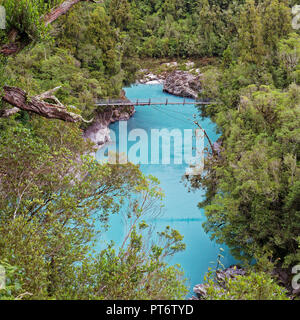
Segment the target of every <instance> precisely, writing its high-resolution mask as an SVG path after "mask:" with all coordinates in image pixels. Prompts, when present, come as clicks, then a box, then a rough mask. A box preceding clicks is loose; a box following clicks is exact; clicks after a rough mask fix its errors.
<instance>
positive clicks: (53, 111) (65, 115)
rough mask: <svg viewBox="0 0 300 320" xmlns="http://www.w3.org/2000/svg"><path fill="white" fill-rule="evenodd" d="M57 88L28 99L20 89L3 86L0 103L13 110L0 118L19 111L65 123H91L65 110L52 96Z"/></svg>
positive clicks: (4, 112) (3, 113) (9, 110)
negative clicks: (4, 103) (7, 105)
mask: <svg viewBox="0 0 300 320" xmlns="http://www.w3.org/2000/svg"><path fill="white" fill-rule="evenodd" d="M59 88H60V87H57V88H54V89H52V90H49V91H47V92H45V93H43V94H41V95H38V96H35V97H32V98H29V97H28V96H27V93H26V92H25V91H24V90H22V89H20V88H16V87H9V86H5V87H4V95H3V97H2V101H4V102H6V103H8V104H10V105H11V106H13V107H14V108H13V109H8V110H4V111H3V112H2V114H0V116H2V117H5V116H6V117H7V116H11V115H12V114H15V113H16V112H18V111H19V110H24V111H30V112H33V113H36V114H38V115H40V116H42V117H45V118H49V119H59V120H63V121H66V122H80V121H84V122H91V121H92V120H91V121H87V120H85V119H83V118H82V116H81V115H79V114H76V113H73V112H69V111H68V110H67V107H66V106H64V105H63V104H62V103H61V102H60V101H59V100H58V99H57V98H56V97H55V96H54V92H55V91H57V90H58V89H59ZM46 99H50V100H53V101H55V102H56V104H53V103H49V102H47V101H45V100H46Z"/></svg>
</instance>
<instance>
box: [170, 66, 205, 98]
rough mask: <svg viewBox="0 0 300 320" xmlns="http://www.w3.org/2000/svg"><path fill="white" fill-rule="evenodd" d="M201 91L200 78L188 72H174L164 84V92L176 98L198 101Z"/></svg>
mask: <svg viewBox="0 0 300 320" xmlns="http://www.w3.org/2000/svg"><path fill="white" fill-rule="evenodd" d="M200 90H201V84H200V76H194V75H192V74H191V73H189V72H187V71H180V70H176V71H174V72H172V73H171V74H170V75H169V76H168V77H167V78H166V81H165V83H164V91H165V92H167V93H170V94H173V95H175V96H179V97H185V98H192V99H197V98H198V94H199V92H200Z"/></svg>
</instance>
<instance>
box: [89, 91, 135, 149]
mask: <svg viewBox="0 0 300 320" xmlns="http://www.w3.org/2000/svg"><path fill="white" fill-rule="evenodd" d="M122 94H123V96H122V100H124V101H127V102H130V100H128V99H127V98H126V97H125V93H124V92H123V93H122ZM134 113H135V108H134V106H133V105H131V106H130V105H129V106H115V107H110V106H109V107H105V108H103V109H101V110H97V111H96V115H95V119H94V121H93V123H92V124H91V125H90V126H89V127H88V128H87V129H86V130H85V132H84V134H83V137H84V138H85V139H90V140H91V141H92V142H94V144H95V145H96V148H97V149H100V148H101V147H102V146H103V145H104V144H105V143H107V142H109V141H110V135H109V133H110V130H109V125H110V124H111V123H114V122H116V121H127V120H129V119H130V118H131V117H132V116H133V115H134Z"/></svg>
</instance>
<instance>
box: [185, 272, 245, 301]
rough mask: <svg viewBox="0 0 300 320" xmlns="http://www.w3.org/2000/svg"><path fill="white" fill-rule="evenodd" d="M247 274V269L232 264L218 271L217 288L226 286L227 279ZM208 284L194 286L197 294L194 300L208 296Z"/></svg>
mask: <svg viewBox="0 0 300 320" xmlns="http://www.w3.org/2000/svg"><path fill="white" fill-rule="evenodd" d="M245 274H246V272H245V270H244V269H242V268H240V267H239V266H230V267H229V268H227V269H225V270H217V271H216V284H215V289H216V290H220V289H221V288H224V287H225V282H226V281H225V280H226V279H234V278H235V277H236V276H244V275H245ZM207 288H208V286H207V284H198V285H196V286H195V287H194V288H193V291H194V293H195V294H196V296H193V297H192V298H191V299H192V300H203V299H205V298H206V296H207Z"/></svg>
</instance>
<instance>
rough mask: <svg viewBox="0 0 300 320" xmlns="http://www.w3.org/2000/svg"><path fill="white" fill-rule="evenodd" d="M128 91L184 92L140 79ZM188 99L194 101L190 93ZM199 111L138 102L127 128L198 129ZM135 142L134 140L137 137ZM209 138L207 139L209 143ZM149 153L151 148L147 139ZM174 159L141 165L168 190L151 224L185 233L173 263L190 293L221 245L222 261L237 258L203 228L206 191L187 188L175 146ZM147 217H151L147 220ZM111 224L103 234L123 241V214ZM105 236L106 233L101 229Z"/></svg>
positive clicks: (139, 95) (139, 94) (206, 124)
mask: <svg viewBox="0 0 300 320" xmlns="http://www.w3.org/2000/svg"><path fill="white" fill-rule="evenodd" d="M124 90H125V92H126V97H127V98H128V99H129V100H131V101H135V100H136V99H140V100H143V99H144V100H145V97H147V98H148V99H149V98H151V99H153V100H154V101H165V100H166V99H168V100H169V101H170V102H172V101H176V102H179V101H181V100H183V98H180V97H176V96H173V95H170V94H167V93H165V92H163V86H162V85H161V84H156V85H146V84H138V85H133V86H131V87H129V88H124ZM186 101H193V100H191V99H187V100H186ZM194 114H198V110H197V108H196V107H195V106H194V105H184V106H182V105H178V106H177V105H170V106H165V105H163V106H138V107H136V112H135V113H134V115H133V116H132V117H131V118H130V119H129V120H128V122H127V131H128V132H130V131H132V130H134V129H142V130H144V131H146V132H147V133H148V136H150V135H151V134H150V131H151V130H153V129H160V130H161V129H168V130H169V131H171V130H173V129H177V130H181V131H182V132H183V131H184V130H188V129H190V130H193V131H194V130H195V129H196V128H197V127H196V125H195V124H194V123H193V115H194ZM200 124H201V126H202V127H203V128H204V129H205V130H206V131H207V133H208V135H209V136H210V138H211V139H212V140H213V142H215V141H216V140H217V138H218V135H217V133H216V130H215V129H216V128H215V126H214V124H213V123H212V122H211V121H210V119H203V120H202V121H201V122H200ZM119 127H120V123H119V122H115V123H113V124H111V125H110V130H111V140H112V142H111V143H108V144H106V145H105V146H104V147H103V148H101V149H100V150H99V151H98V153H97V159H98V160H99V161H101V160H103V157H104V156H105V153H107V150H108V148H109V146H112V145H114V143H115V144H116V146H117V150H119V148H118V147H119V145H120V141H119ZM135 143H136V142H135ZM133 144H134V142H130V141H129V142H128V143H127V148H128V149H130V148H131V147H132V145H133ZM207 144H208V142H207V141H205V146H206V147H207V146H208V145H207ZM148 148H149V155H150V154H151V151H150V148H151V145H150V144H149V146H148ZM161 148H162V144H160V149H159V152H160V153H161V151H162V150H161ZM170 156H171V162H170V164H161V162H160V164H141V166H140V168H141V171H142V172H143V173H144V174H145V175H150V174H151V175H153V176H155V177H157V178H158V179H159V180H160V183H161V187H162V189H163V191H164V193H165V198H164V200H163V202H164V208H163V211H162V214H161V215H160V216H159V217H158V218H155V219H151V218H149V219H150V223H151V224H155V226H156V230H157V231H163V230H164V229H165V227H166V226H170V227H171V228H173V229H176V230H178V231H179V232H180V233H181V234H182V235H183V236H184V242H185V244H186V250H185V251H183V252H181V253H178V254H176V255H175V256H174V257H173V258H172V260H171V261H170V263H172V264H180V265H181V266H182V268H183V270H184V273H185V276H186V277H187V278H188V284H189V286H190V293H192V289H193V286H195V285H196V284H198V283H201V282H202V281H203V277H204V275H205V273H206V272H207V271H208V268H209V267H212V268H213V267H215V266H216V264H217V257H218V254H219V253H220V251H219V250H220V247H222V248H223V249H224V252H222V255H223V256H224V258H223V259H222V263H223V264H224V265H225V266H226V267H228V266H230V265H231V264H234V263H235V260H234V259H233V258H232V256H231V255H230V253H229V250H228V249H227V248H226V247H225V246H220V245H218V244H216V243H215V242H214V241H211V240H210V238H209V235H208V234H206V233H205V232H204V230H203V227H202V223H203V222H204V221H205V215H204V211H203V210H200V209H199V208H198V207H197V204H198V203H199V202H200V201H201V200H203V197H204V191H201V190H199V191H197V192H189V191H188V188H187V187H186V186H185V185H184V183H183V182H182V177H183V176H184V174H185V171H186V169H187V165H186V164H185V163H182V164H174V156H175V154H174V148H171V154H170ZM148 222H149V221H148ZM111 226H112V227H111V228H110V231H108V232H107V233H106V235H105V240H106V241H109V240H113V241H114V242H115V243H116V244H120V243H121V241H122V239H123V237H124V235H125V232H126V226H125V224H124V223H123V222H122V218H121V217H120V216H114V217H113V218H112V220H111ZM102 240H103V235H102Z"/></svg>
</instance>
